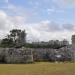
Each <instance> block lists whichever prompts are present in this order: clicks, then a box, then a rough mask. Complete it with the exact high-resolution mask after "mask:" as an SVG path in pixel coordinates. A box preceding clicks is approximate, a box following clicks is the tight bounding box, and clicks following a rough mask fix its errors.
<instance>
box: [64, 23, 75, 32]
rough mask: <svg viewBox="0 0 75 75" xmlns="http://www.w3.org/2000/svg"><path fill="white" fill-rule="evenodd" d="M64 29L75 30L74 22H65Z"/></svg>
mask: <svg viewBox="0 0 75 75" xmlns="http://www.w3.org/2000/svg"><path fill="white" fill-rule="evenodd" d="M63 29H65V30H68V31H75V25H73V24H63Z"/></svg>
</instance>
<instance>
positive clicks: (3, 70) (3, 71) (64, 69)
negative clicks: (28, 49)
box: [0, 62, 75, 75]
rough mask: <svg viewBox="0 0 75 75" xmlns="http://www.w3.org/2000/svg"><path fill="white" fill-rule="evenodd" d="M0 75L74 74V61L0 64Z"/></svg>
mask: <svg viewBox="0 0 75 75" xmlns="http://www.w3.org/2000/svg"><path fill="white" fill-rule="evenodd" d="M0 75H75V63H48V62H39V63H35V64H0Z"/></svg>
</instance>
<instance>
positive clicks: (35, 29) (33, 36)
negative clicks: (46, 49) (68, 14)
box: [0, 11, 75, 41]
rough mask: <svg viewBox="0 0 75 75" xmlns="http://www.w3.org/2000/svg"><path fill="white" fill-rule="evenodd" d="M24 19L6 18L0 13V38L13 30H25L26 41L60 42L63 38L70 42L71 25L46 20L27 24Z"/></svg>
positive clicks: (6, 16)
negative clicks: (52, 40)
mask: <svg viewBox="0 0 75 75" xmlns="http://www.w3.org/2000/svg"><path fill="white" fill-rule="evenodd" d="M25 19H26V18H25V17H23V16H8V15H7V14H6V13H5V12H4V11H0V37H2V36H6V35H7V33H8V32H9V31H10V30H11V29H13V28H19V29H25V30H26V33H27V40H31V41H39V40H40V41H48V40H51V39H59V40H62V39H64V38H66V39H68V40H69V41H71V40H70V39H71V35H72V34H74V29H75V26H74V25H72V24H63V25H59V24H58V23H56V22H51V21H48V20H47V21H42V22H40V23H33V24H27V23H25ZM70 29H71V30H70Z"/></svg>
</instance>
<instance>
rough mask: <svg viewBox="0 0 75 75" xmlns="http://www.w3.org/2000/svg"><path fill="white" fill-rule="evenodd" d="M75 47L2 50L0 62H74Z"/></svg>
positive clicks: (0, 50)
mask: <svg viewBox="0 0 75 75" xmlns="http://www.w3.org/2000/svg"><path fill="white" fill-rule="evenodd" d="M73 60H75V47H74V46H73V45H71V46H66V47H63V48H61V49H49V48H46V49H45V48H44V49H43V48H37V49H36V48H0V62H4V63H31V62H34V61H73Z"/></svg>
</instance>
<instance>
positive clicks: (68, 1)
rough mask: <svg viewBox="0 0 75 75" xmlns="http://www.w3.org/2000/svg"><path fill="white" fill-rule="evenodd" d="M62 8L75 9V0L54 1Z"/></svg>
mask: <svg viewBox="0 0 75 75" xmlns="http://www.w3.org/2000/svg"><path fill="white" fill-rule="evenodd" d="M53 2H54V3H56V4H57V5H59V6H60V7H68V8H69V7H75V0H53Z"/></svg>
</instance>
